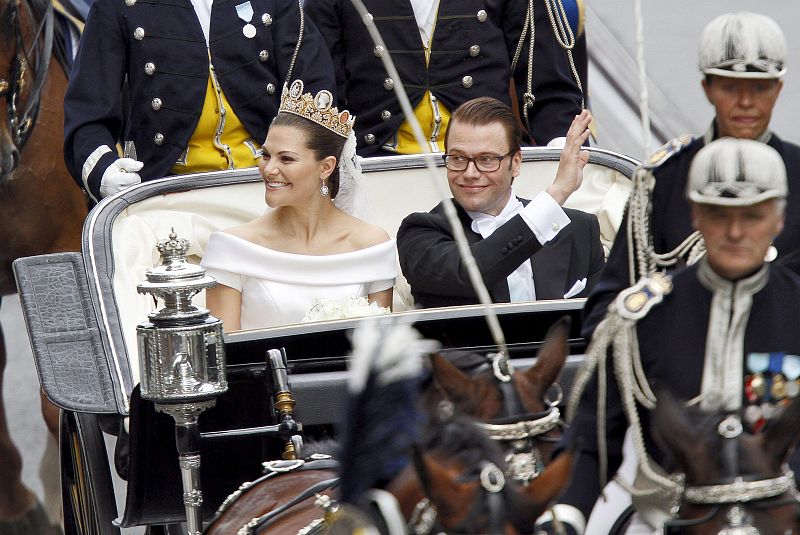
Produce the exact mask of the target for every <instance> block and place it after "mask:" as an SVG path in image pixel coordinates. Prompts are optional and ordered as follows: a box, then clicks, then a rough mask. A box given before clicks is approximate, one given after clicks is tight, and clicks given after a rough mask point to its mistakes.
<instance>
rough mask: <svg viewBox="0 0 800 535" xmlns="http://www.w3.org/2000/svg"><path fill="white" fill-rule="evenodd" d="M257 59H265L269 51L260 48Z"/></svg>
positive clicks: (267, 57)
mask: <svg viewBox="0 0 800 535" xmlns="http://www.w3.org/2000/svg"><path fill="white" fill-rule="evenodd" d="M258 59H259V60H261V61H262V62H264V61H267V60H268V59H269V52H267V51H266V50H262V51H261V52H259V53H258Z"/></svg>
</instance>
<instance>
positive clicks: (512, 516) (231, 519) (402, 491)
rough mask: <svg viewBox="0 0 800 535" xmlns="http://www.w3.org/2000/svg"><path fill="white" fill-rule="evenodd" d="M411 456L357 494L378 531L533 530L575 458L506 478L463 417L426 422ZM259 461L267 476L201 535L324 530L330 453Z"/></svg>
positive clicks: (498, 457)
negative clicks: (527, 476) (532, 476)
mask: <svg viewBox="0 0 800 535" xmlns="http://www.w3.org/2000/svg"><path fill="white" fill-rule="evenodd" d="M412 456H413V462H412V463H410V464H409V465H408V466H406V467H405V468H404V469H403V470H402V471H401V472H400V473H399V474H398V475H397V476H396V477H395V478H394V479H393V480H392V481H390V482H389V483H388V484H387V485H386V490H370V491H367V492H366V493H365V498H364V499H363V500H361V505H362V506H364V507H366V508H367V509H369V510H370V511H373V513H378V514H377V515H375V517H377V518H378V519H379V522H380V524H382V526H383V529H384V531H383V532H384V533H386V532H388V533H390V534H391V535H395V534H400V533H403V534H405V533H406V532H408V533H417V534H432V533H440V532H445V533H462V534H470V533H492V534H496V533H507V534H515V533H531V532H532V530H533V525H534V522H535V520H536V519H537V518H538V517H539V516H540V515H541V514H542V513H543V512H544V511H545V510H546V509H547V507H548V506H549V505H550V504H551V503H552V502H553V501H554V500H555V499H556V498H557V497H558V495H559V494H560V493H561V491H562V490H563V489H564V488H565V487H566V484H567V483H568V481H569V478H570V476H571V472H572V463H573V454H572V452H568V453H565V454H563V455H560V456H559V457H558V458H557V459H556V460H555V461H553V463H552V464H551V465H550V466H548V467H547V468H545V469H544V470H543V472H542V474H541V475H540V476H539V477H538V478H537V479H536V480H534V481H532V482H531V483H530V484H528V485H522V484H521V483H519V482H516V481H513V480H506V479H505V476H504V472H505V470H506V469H507V467H506V464H505V460H504V454H503V451H502V449H501V448H500V447H499V445H498V444H496V443H495V442H493V441H492V440H490V439H489V438H488V437H487V436H486V435H485V433H483V431H482V430H481V429H480V428H478V427H477V426H475V425H474V423H473V422H471V421H469V420H466V419H464V418H451V419H448V421H440V420H435V421H433V422H431V424H430V425H428V426H427V430H426V432H425V436H424V438H423V439H422V441H421V443H420V444H419V445H418V446H417V447H415V448H414V449H413V453H412ZM264 466H265V470H266V472H267V473H266V475H265V476H263V477H261V478H259V479H258V480H256V481H254V482H252V483H245V484H243V485H242V486H241V487H240V488H239V489H238V490H237V491H236V492H234V493H233V494H232V495H231V496H229V497H228V499H226V500H225V502H224V503H223V504H222V505H221V506H220V509H219V511H218V513H217V516H216V517H215V519H214V520H213V522H212V523H211V524H210V525H209V526H208V527H207V528H206V531H205V533H206V535H223V534H230V533H237V534H241V535H245V534H255V533H298V534H300V533H304V534H310V533H327V532H326V531H323V529H325V528H324V527H323V526H324V524H325V522H324V519H325V518H326V517H327V515H326V514H325V508H326V505H328V504H330V503H331V500H335V492H334V491H335V490H336V487H337V486H338V484H339V481H338V478H337V477H336V470H337V463H336V462H335V461H333V460H332V457H331V456H329V455H324V454H314V455H312V456H310V457H309V458H307V459H305V460H291V461H268V462H266V463H264ZM326 493H327V494H326ZM321 496H327V497H328V500H321V499H320V498H321ZM287 498H288V499H287ZM371 516H372V515H371ZM304 530H305V531H304ZM314 530H318V531H314ZM406 530H408V531H406Z"/></svg>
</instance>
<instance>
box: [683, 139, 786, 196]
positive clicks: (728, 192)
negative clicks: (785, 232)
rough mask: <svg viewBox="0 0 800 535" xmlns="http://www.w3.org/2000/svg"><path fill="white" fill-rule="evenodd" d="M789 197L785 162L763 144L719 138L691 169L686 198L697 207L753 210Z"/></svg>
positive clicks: (696, 159)
mask: <svg viewBox="0 0 800 535" xmlns="http://www.w3.org/2000/svg"><path fill="white" fill-rule="evenodd" d="M786 193H787V185H786V166H785V165H784V163H783V158H781V155H780V154H778V151H776V150H775V149H773V148H772V147H770V146H769V145H767V144H765V143H761V142H760V141H754V140H751V139H736V138H732V137H724V138H720V139H718V140H716V141H712V142H711V143H709V144H708V145H706V146H705V147H703V148H702V149H700V150H699V151H698V152H697V154H696V155H695V157H694V159H693V160H692V164H691V166H690V167H689V180H688V182H687V184H686V197H687V198H688V199H689V200H690V201H693V202H696V203H700V204H716V205H719V206H750V205H753V204H757V203H759V202H762V201H766V200H767V199H776V198H785V197H786Z"/></svg>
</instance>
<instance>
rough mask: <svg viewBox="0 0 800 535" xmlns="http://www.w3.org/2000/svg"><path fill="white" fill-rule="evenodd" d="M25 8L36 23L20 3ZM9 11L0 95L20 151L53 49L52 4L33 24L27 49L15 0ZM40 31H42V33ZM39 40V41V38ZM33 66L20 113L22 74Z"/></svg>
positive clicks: (36, 105)
mask: <svg viewBox="0 0 800 535" xmlns="http://www.w3.org/2000/svg"><path fill="white" fill-rule="evenodd" d="M23 5H24V6H25V7H26V8H27V11H28V15H29V16H30V17H31V21H33V24H34V25H35V24H36V17H35V16H34V13H33V10H32V9H31V7H30V6H29V5H28V4H27V3H25V2H23ZM9 10H11V13H10V16H11V24H12V26H13V27H14V39H15V49H14V60H13V62H12V64H11V72H10V73H9V76H8V78H0V97H5V98H6V100H7V101H8V126H9V130H10V132H11V138H12V141H13V142H14V145H15V146H16V147H17V150H18V151H19V152H20V153H21V152H22V149H23V148H24V146H25V143H26V142H27V141H28V138H29V137H30V134H31V131H32V127H33V124H34V122H35V121H36V116H37V115H38V113H39V104H40V102H41V96H42V88H43V87H44V81H45V78H46V77H47V69H48V66H49V64H50V57H51V55H52V50H53V26H54V16H53V3H52V2H47V8H46V11H45V13H44V17H43V18H42V20H41V22H39V24H38V26H37V27H36V31H35V32H34V34H33V40H32V42H31V46H30V48H28V47H26V46H25V42H24V39H23V37H22V27H21V24H20V20H19V19H20V16H19V15H20V10H19V7H18V2H17V0H12V1H11V2H10V3H9ZM42 34H44V35H43V36H42ZM41 39H43V42H41V43H40V40H41ZM31 64H33V65H34V77H33V89H32V90H31V93H30V96H29V98H28V101H27V104H26V106H25V109H24V110H23V111H22V112H21V113H20V112H19V111H18V109H17V108H18V104H19V102H20V99H21V97H22V93H23V91H24V90H25V84H26V82H25V75H26V72H27V71H28V69H29V68H30V67H29V66H30V65H31Z"/></svg>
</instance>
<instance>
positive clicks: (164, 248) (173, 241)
mask: <svg viewBox="0 0 800 535" xmlns="http://www.w3.org/2000/svg"><path fill="white" fill-rule="evenodd" d="M157 247H158V252H159V253H161V256H163V257H164V260H167V259H172V258H175V259H180V258H183V259H185V258H186V255H187V254H188V252H189V240H187V239H186V238H178V235H177V234H175V228H174V227H172V228H171V229H170V233H169V238H167V239H166V240H159V242H158V245H157Z"/></svg>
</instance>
